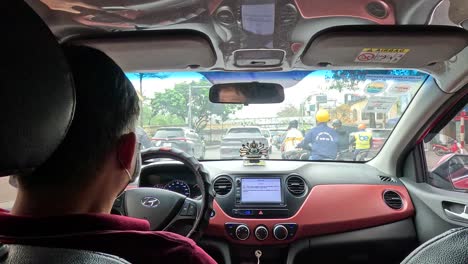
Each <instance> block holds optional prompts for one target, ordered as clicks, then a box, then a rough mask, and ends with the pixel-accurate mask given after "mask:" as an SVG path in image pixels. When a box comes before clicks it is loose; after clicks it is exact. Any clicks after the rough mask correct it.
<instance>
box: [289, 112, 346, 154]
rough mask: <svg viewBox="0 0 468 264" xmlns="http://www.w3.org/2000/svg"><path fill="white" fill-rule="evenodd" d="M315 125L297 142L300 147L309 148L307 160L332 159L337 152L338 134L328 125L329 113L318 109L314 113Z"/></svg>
mask: <svg viewBox="0 0 468 264" xmlns="http://www.w3.org/2000/svg"><path fill="white" fill-rule="evenodd" d="M315 120H316V121H317V126H316V127H314V128H312V129H311V130H310V131H309V132H307V134H306V136H305V138H304V140H303V141H302V142H301V143H299V144H298V147H300V148H307V147H309V148H310V149H311V152H310V157H309V160H334V159H336V155H337V152H338V134H337V133H336V131H335V130H334V129H333V128H331V127H329V126H328V125H327V123H328V122H329V121H330V113H328V111H327V110H325V109H321V110H318V111H317V113H316V114H315Z"/></svg>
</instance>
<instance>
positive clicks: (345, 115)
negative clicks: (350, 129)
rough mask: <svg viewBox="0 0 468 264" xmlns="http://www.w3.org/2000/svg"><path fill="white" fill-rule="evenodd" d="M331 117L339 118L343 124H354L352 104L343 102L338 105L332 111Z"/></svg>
mask: <svg viewBox="0 0 468 264" xmlns="http://www.w3.org/2000/svg"><path fill="white" fill-rule="evenodd" d="M330 115H331V119H332V120H333V119H339V120H340V121H341V123H343V124H352V123H353V121H354V120H353V118H352V111H351V106H350V105H347V104H342V105H340V106H338V107H336V108H335V109H334V110H333V111H331V112H330Z"/></svg>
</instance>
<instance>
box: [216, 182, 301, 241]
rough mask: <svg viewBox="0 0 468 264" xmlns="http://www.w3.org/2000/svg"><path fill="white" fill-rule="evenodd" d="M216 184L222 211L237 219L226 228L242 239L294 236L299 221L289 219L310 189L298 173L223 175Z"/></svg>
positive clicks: (234, 237) (274, 238)
mask: <svg viewBox="0 0 468 264" xmlns="http://www.w3.org/2000/svg"><path fill="white" fill-rule="evenodd" d="M214 187H215V191H216V192H217V196H216V201H217V203H218V204H219V206H220V207H221V209H222V211H223V212H224V213H225V214H227V215H229V216H230V217H231V218H232V219H235V220H236V221H235V222H231V221H229V222H225V223H224V226H225V231H226V232H227V234H228V235H229V236H230V237H231V238H232V239H233V240H236V241H239V242H241V241H245V240H247V241H253V240H255V241H257V242H260V241H265V240H269V241H277V242H280V241H283V240H288V239H291V238H293V237H294V236H295V234H296V232H297V230H298V224H296V223H294V222H289V221H287V219H288V218H290V217H292V216H293V215H294V214H296V212H297V211H298V210H299V208H300V207H301V206H302V204H303V203H304V201H305V198H306V196H307V193H308V191H309V189H310V187H309V186H308V185H307V183H306V181H305V180H304V179H303V178H302V177H301V176H299V175H296V174H288V175H268V176H266V175H255V174H254V175H241V174H239V175H221V176H218V177H217V178H216V179H215V180H214ZM215 213H216V212H215ZM262 220H264V221H262Z"/></svg>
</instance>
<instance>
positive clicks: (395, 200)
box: [383, 191, 403, 209]
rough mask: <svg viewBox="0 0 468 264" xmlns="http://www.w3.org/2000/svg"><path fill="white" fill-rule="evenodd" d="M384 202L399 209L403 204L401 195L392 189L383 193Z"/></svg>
mask: <svg viewBox="0 0 468 264" xmlns="http://www.w3.org/2000/svg"><path fill="white" fill-rule="evenodd" d="M383 198H384V201H385V203H386V204H387V205H388V206H389V207H390V208H393V209H401V207H402V206H403V200H402V199H401V196H400V195H399V194H398V193H396V192H394V191H386V192H384V195H383Z"/></svg>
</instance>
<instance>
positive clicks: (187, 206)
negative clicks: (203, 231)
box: [179, 202, 190, 216]
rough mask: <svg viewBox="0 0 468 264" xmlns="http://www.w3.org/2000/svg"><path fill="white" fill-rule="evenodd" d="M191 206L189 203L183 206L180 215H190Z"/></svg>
mask: <svg viewBox="0 0 468 264" xmlns="http://www.w3.org/2000/svg"><path fill="white" fill-rule="evenodd" d="M189 206H190V204H189V203H188V202H185V203H184V205H182V209H181V210H180V213H179V215H181V216H186V215H187V213H188V209H189Z"/></svg>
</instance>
